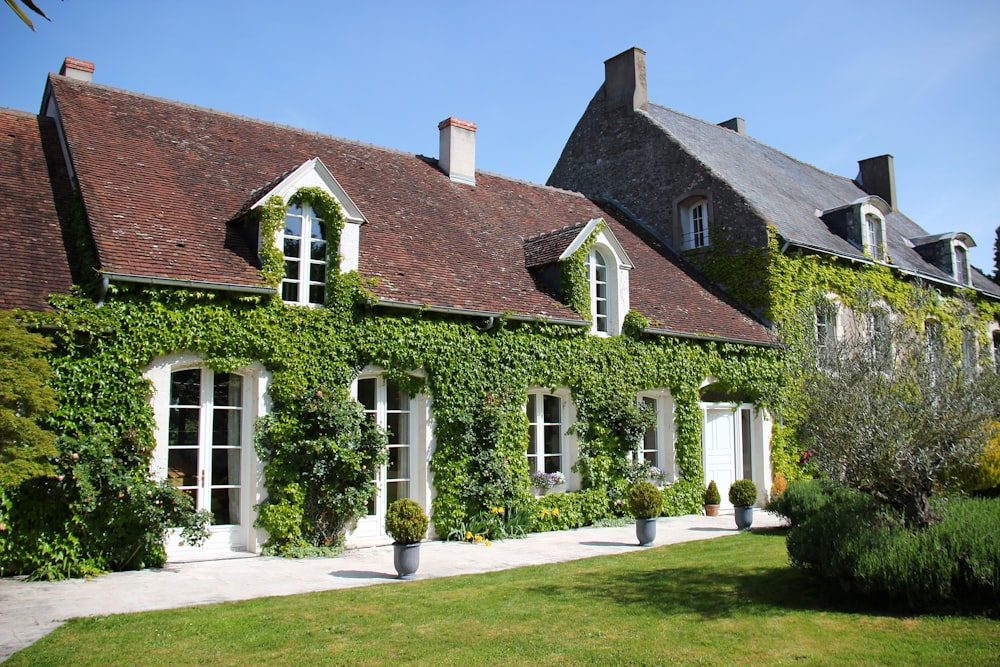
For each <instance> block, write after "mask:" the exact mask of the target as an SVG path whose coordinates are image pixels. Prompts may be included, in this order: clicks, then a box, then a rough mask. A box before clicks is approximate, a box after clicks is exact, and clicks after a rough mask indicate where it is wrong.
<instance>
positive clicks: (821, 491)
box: [764, 479, 836, 526]
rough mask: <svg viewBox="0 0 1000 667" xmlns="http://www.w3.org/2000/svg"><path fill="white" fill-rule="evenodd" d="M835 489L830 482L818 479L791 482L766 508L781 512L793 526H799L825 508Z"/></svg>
mask: <svg viewBox="0 0 1000 667" xmlns="http://www.w3.org/2000/svg"><path fill="white" fill-rule="evenodd" d="M835 490H836V487H835V486H833V485H831V484H829V482H825V481H823V480H818V479H816V480H799V481H795V482H791V483H790V484H789V485H788V487H787V488H786V489H785V491H784V493H782V494H780V495H777V496H775V497H773V498H771V500H769V501H768V503H767V505H765V506H764V509H766V510H767V511H768V512H774V513H775V514H780V515H781V516H783V517H785V518H786V519H788V521H789V523H790V524H791V525H792V526H797V525H799V524H800V523H802V522H803V521H805V520H806V519H808V518H810V517H811V516H813V515H814V514H817V513H818V512H819V511H820V510H821V509H823V507H824V506H825V505H826V504H827V503H828V502H830V501H831V496H832V495H833V494H834V493H835Z"/></svg>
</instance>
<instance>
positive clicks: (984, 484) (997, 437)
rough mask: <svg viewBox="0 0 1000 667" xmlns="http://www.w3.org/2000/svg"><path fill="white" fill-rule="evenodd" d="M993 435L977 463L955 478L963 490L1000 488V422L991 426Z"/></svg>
mask: <svg viewBox="0 0 1000 667" xmlns="http://www.w3.org/2000/svg"><path fill="white" fill-rule="evenodd" d="M990 431H991V437H990V439H989V440H988V441H987V443H986V446H985V447H984V449H983V453H982V455H981V456H979V458H978V459H976V461H975V463H974V464H973V465H972V466H969V467H968V468H965V469H963V470H961V472H959V473H958V475H957V476H956V479H955V480H954V481H955V482H956V483H957V485H958V487H959V488H960V489H962V490H963V491H969V492H976V491H990V490H992V489H997V488H1000V422H996V421H994V422H993V423H992V425H991V427H990Z"/></svg>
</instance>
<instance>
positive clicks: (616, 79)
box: [604, 46, 649, 111]
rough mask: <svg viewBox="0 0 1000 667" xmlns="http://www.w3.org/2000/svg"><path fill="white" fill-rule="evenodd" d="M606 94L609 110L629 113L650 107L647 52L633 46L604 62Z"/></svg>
mask: <svg viewBox="0 0 1000 667" xmlns="http://www.w3.org/2000/svg"><path fill="white" fill-rule="evenodd" d="M604 94H605V96H606V100H607V106H608V109H617V108H618V107H620V106H624V107H625V108H626V109H628V110H629V111H636V110H638V109H642V110H643V111H645V110H646V109H647V108H648V107H649V95H648V93H647V91H646V52H645V51H643V50H642V49H640V48H638V47H635V46H633V47H632V48H631V49H629V50H628V51H623V52H622V53H619V54H618V55H617V56H615V57H614V58H609V59H608V60H605V61H604Z"/></svg>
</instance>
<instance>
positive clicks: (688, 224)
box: [679, 197, 708, 250]
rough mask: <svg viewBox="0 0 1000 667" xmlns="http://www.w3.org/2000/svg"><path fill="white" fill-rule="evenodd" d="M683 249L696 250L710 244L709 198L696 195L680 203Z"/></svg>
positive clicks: (681, 244)
mask: <svg viewBox="0 0 1000 667" xmlns="http://www.w3.org/2000/svg"><path fill="white" fill-rule="evenodd" d="M679 213H680V221H681V225H680V246H681V250H694V249H696V248H704V247H706V246H707V245H708V200H707V199H705V198H704V197H694V198H691V199H688V200H686V201H684V202H682V203H681V205H680V210H679Z"/></svg>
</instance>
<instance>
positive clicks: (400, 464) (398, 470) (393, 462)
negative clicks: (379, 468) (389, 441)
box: [386, 447, 410, 479]
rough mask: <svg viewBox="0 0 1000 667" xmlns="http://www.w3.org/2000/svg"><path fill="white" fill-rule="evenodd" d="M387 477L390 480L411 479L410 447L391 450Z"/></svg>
mask: <svg viewBox="0 0 1000 667" xmlns="http://www.w3.org/2000/svg"><path fill="white" fill-rule="evenodd" d="M386 477H387V478H388V479H409V477H410V448H409V447H390V448H389V463H388V464H387V465H386Z"/></svg>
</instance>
